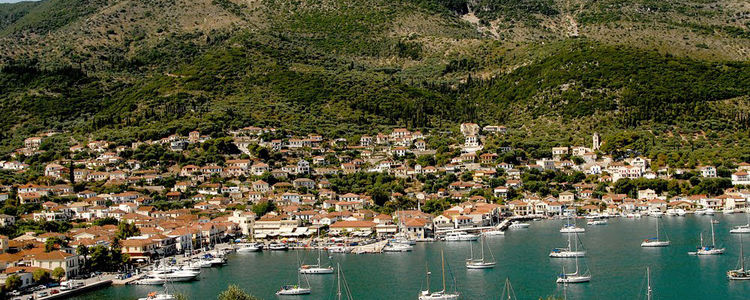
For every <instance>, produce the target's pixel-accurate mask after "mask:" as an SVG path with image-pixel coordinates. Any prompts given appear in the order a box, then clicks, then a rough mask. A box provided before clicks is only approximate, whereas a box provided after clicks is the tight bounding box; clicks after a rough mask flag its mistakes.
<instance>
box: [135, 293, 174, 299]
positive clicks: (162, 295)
mask: <svg viewBox="0 0 750 300" xmlns="http://www.w3.org/2000/svg"><path fill="white" fill-rule="evenodd" d="M173 299H177V298H176V297H175V296H172V295H170V294H166V293H157V292H152V293H149V294H148V296H146V297H144V298H138V300H173Z"/></svg>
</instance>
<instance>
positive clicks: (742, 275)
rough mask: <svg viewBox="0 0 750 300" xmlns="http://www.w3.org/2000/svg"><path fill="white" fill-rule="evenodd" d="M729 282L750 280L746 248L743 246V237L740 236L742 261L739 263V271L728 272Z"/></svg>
mask: <svg viewBox="0 0 750 300" xmlns="http://www.w3.org/2000/svg"><path fill="white" fill-rule="evenodd" d="M727 278H729V280H750V270H745V248H744V247H743V245H742V236H740V259H739V261H738V262H737V269H735V270H729V271H727Z"/></svg>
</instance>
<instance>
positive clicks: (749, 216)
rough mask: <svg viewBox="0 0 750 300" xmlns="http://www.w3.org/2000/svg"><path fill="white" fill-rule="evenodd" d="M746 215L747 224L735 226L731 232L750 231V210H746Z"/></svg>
mask: <svg viewBox="0 0 750 300" xmlns="http://www.w3.org/2000/svg"><path fill="white" fill-rule="evenodd" d="M745 216H747V224H745V225H738V226H734V228H732V230H730V231H729V233H750V212H745Z"/></svg>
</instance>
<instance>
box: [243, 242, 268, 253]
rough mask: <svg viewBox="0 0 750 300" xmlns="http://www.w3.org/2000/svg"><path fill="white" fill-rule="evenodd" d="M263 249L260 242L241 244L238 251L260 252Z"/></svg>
mask: <svg viewBox="0 0 750 300" xmlns="http://www.w3.org/2000/svg"><path fill="white" fill-rule="evenodd" d="M261 249H263V247H262V246H261V245H260V244H258V243H249V244H240V245H239V248H237V253H250V252H258V251H260V250H261Z"/></svg>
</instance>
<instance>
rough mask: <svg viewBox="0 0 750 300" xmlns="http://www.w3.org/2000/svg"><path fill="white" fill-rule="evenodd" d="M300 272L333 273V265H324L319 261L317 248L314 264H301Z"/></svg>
mask: <svg viewBox="0 0 750 300" xmlns="http://www.w3.org/2000/svg"><path fill="white" fill-rule="evenodd" d="M299 273H300V274H333V267H331V266H328V267H324V266H323V265H322V264H321V263H320V250H318V263H317V264H315V265H302V266H301V267H300V268H299Z"/></svg>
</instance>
